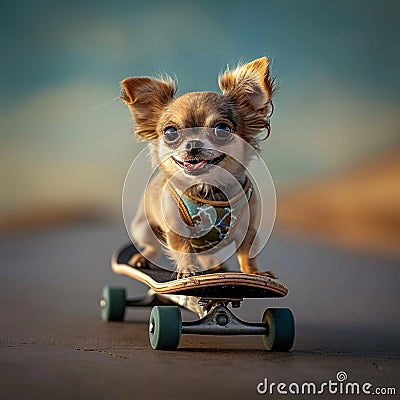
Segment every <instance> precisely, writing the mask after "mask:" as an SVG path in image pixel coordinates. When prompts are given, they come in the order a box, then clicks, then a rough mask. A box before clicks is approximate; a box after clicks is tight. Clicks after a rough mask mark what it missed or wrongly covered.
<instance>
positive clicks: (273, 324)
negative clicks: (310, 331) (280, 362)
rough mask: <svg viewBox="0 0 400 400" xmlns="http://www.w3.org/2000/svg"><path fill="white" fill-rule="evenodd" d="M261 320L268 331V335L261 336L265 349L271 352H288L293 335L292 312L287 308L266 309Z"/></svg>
mask: <svg viewBox="0 0 400 400" xmlns="http://www.w3.org/2000/svg"><path fill="white" fill-rule="evenodd" d="M262 320H263V323H264V324H266V325H268V329H269V333H268V335H264V336H263V342H264V346H265V348H266V349H267V350H272V351H289V350H290V349H291V348H292V346H293V343H294V335H295V324H294V316H293V313H292V311H290V310H289V309H288V308H267V309H266V310H265V312H264V315H263V319H262Z"/></svg>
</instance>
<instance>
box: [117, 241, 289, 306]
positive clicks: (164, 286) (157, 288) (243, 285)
mask: <svg viewBox="0 0 400 400" xmlns="http://www.w3.org/2000/svg"><path fill="white" fill-rule="evenodd" d="M136 253H138V250H137V249H136V248H135V247H134V246H133V245H132V244H127V245H125V246H123V247H121V248H120V249H118V250H117V251H116V252H115V253H114V254H113V256H112V260H111V266H112V269H113V271H114V272H115V273H117V274H122V275H127V276H129V277H131V278H133V279H136V280H138V281H140V282H142V283H144V284H146V285H147V286H148V287H149V288H150V289H152V290H153V291H154V292H156V293H158V294H174V295H184V296H194V297H200V298H210V299H244V298H272V297H284V296H286V294H287V293H288V288H287V287H286V285H285V284H284V283H282V282H280V281H278V280H277V279H273V278H270V277H267V276H264V275H255V274H244V273H242V272H217V273H207V271H205V272H204V273H202V274H200V275H194V276H190V277H186V278H181V279H176V272H173V271H168V270H165V269H161V268H159V267H156V266H154V267H152V268H138V267H133V266H131V265H129V264H128V261H129V260H130V259H131V257H132V256H133V255H135V254H136Z"/></svg>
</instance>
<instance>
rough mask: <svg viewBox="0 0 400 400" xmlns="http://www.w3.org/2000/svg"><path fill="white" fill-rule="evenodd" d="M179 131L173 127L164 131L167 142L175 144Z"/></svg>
mask: <svg viewBox="0 0 400 400" xmlns="http://www.w3.org/2000/svg"><path fill="white" fill-rule="evenodd" d="M178 136H179V134H178V131H177V129H176V128H174V127H173V126H168V127H167V128H165V129H164V138H165V140H166V141H167V142H175V140H176V139H178Z"/></svg>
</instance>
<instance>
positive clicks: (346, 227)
mask: <svg viewBox="0 0 400 400" xmlns="http://www.w3.org/2000/svg"><path fill="white" fill-rule="evenodd" d="M399 16H400V3H399V2H397V1H387V0H383V1H379V2H377V1H368V0H365V1H355V0H352V1H344V0H343V1H340V0H336V1H311V0H309V1H307V0H305V1H272V0H271V1H270V0H266V1H255V0H248V1H236V0H231V1H229V2H228V1H218V0H216V1H212V2H211V1H202V2H188V1H151V0H149V1H134V0H130V1H113V2H109V1H103V0H97V1H84V2H82V1H57V0H53V1H43V0H38V1H35V2H29V1H22V2H13V1H2V2H1V5H0V19H1V24H0V31H1V35H0V42H1V53H2V57H1V63H0V70H1V74H0V76H1V78H0V81H1V87H0V163H1V168H0V180H1V188H2V189H1V198H0V202H1V203H0V232H1V233H2V234H4V235H9V234H10V233H11V232H19V231H21V232H26V230H30V229H37V228H44V227H50V226H59V225H60V226H62V225H64V224H69V223H70V222H73V221H88V220H105V221H114V222H117V223H121V230H123V229H124V228H123V225H122V216H121V191H122V187H123V182H124V178H125V175H126V172H127V170H128V168H129V166H130V164H131V162H132V161H133V160H134V158H135V156H136V155H137V154H138V153H139V151H140V150H141V149H142V148H143V144H140V143H137V142H136V141H135V139H134V137H133V135H132V133H131V132H132V125H133V123H132V121H131V118H130V115H129V112H128V109H127V108H126V106H125V105H124V104H123V103H122V101H121V100H120V99H119V97H118V96H119V82H120V81H121V80H122V79H124V78H126V77H128V76H135V75H156V74H158V73H160V72H167V73H169V74H171V75H173V76H176V77H177V79H178V81H179V91H178V94H180V93H184V92H187V91H208V90H210V91H218V86H217V76H218V73H219V72H221V71H222V70H223V69H225V67H226V65H227V64H229V65H231V66H232V65H235V64H236V63H237V62H238V61H250V60H252V59H254V58H258V57H261V56H263V55H267V56H268V57H269V58H270V60H271V62H272V74H273V75H276V77H277V83H278V85H279V88H280V89H279V91H278V93H277V95H276V98H275V113H274V115H273V117H272V134H271V136H270V138H269V139H268V140H267V141H266V142H265V143H264V145H263V158H264V159H265V161H266V162H267V165H268V166H269V168H270V171H271V174H272V176H273V178H274V181H275V185H276V190H277V194H278V203H277V204H278V217H277V224H276V229H278V230H279V229H281V230H290V231H291V232H297V233H298V234H299V235H302V236H307V237H311V238H314V239H315V240H325V241H328V242H329V243H334V244H335V245H338V246H344V247H346V248H348V249H354V250H356V251H363V252H367V253H374V254H378V255H383V256H385V257H386V256H387V257H395V258H399V257H400V246H399V238H400V210H399V207H400V184H399V177H400V135H399V133H400V132H399V128H400V124H399V122H400V113H399V111H400V108H399V106H400V96H399V93H400V81H399V79H398V68H399V65H400V54H399V46H398V38H399V37H400V29H399V23H398V21H399ZM139 177H140V171H138V179H139Z"/></svg>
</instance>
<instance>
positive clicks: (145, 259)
mask: <svg viewBox="0 0 400 400" xmlns="http://www.w3.org/2000/svg"><path fill="white" fill-rule="evenodd" d="M130 234H131V236H132V238H133V239H134V240H135V242H136V243H137V244H138V245H139V246H140V247H143V250H142V251H141V252H140V253H137V254H135V255H134V256H133V257H132V258H131V259H130V260H129V261H128V264H129V265H132V266H134V267H139V268H148V267H151V265H152V264H153V263H154V261H155V260H156V259H157V258H158V257H159V256H160V254H161V245H160V243H159V241H158V239H157V237H156V236H155V234H154V232H153V230H152V229H151V226H150V223H149V221H148V220H147V218H146V215H145V212H144V205H143V199H142V201H141V203H140V205H139V208H138V212H137V214H136V216H135V218H134V219H133V221H132V224H131V231H130Z"/></svg>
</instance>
